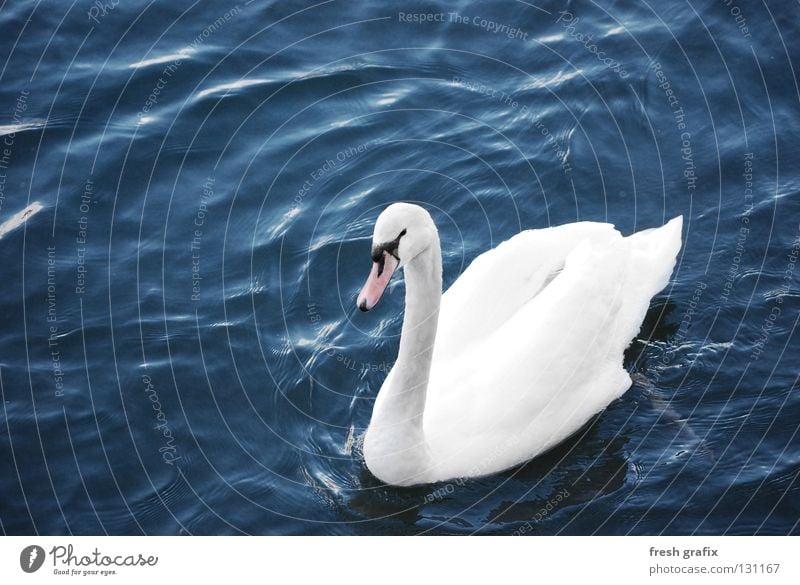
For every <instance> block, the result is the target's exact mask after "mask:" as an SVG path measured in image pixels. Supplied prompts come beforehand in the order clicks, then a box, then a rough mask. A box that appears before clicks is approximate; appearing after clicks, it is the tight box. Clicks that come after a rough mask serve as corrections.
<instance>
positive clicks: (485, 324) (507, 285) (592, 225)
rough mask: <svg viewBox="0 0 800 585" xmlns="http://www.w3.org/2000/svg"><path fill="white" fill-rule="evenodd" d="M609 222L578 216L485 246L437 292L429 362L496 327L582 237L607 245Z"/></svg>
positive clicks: (548, 278) (463, 349) (612, 234)
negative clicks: (439, 300)
mask: <svg viewBox="0 0 800 585" xmlns="http://www.w3.org/2000/svg"><path fill="white" fill-rule="evenodd" d="M619 237H620V234H619V232H617V231H616V230H615V229H614V226H613V225H611V224H608V223H596V222H579V223H573V224H567V225H562V226H558V227H552V228H545V229H537V230H527V231H524V232H521V233H519V234H517V235H515V236H514V237H512V238H510V239H509V240H507V241H505V242H503V243H502V244H500V245H499V246H497V247H496V248H493V249H492V250H489V251H487V252H484V253H483V254H481V255H480V256H478V257H477V258H475V260H473V262H472V263H471V264H470V265H469V267H468V268H467V269H466V270H465V271H464V272H463V274H461V276H460V277H459V278H458V279H457V280H456V281H455V282H454V283H453V285H452V286H451V287H450V288H449V289H448V290H447V291H446V292H445V293H444V295H442V303H441V308H440V312H439V326H438V330H437V333H436V345H435V347H434V358H433V359H434V362H436V361H446V360H449V359H453V358H457V357H458V356H463V355H464V354H465V353H468V351H469V350H470V349H471V348H473V347H474V346H475V345H480V344H481V343H482V342H483V341H484V340H485V339H486V338H487V336H488V335H490V334H492V333H493V332H494V331H497V330H498V329H500V328H501V327H502V326H503V324H504V323H506V322H507V321H508V319H509V318H510V317H511V316H512V315H514V314H515V313H516V312H517V311H518V310H519V309H520V307H522V306H524V305H525V304H526V303H528V302H529V301H530V300H531V299H533V298H534V297H535V296H536V295H537V294H539V293H540V292H541V291H542V289H544V288H545V287H546V286H547V285H548V284H549V283H550V282H552V280H553V279H554V278H555V277H556V276H557V275H558V274H559V272H560V271H561V270H562V269H563V268H564V263H565V262H566V259H567V257H568V256H569V254H570V253H571V252H572V251H573V250H574V249H575V247H576V246H577V245H578V244H580V243H581V242H588V243H589V244H590V245H591V246H593V247H600V246H604V245H606V244H607V243H608V242H609V241H611V240H612V239H614V238H619Z"/></svg>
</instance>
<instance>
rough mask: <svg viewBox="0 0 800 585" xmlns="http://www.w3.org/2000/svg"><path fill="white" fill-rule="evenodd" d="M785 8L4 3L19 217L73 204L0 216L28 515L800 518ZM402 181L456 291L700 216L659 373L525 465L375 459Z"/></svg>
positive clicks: (690, 229) (604, 529) (80, 521)
mask: <svg viewBox="0 0 800 585" xmlns="http://www.w3.org/2000/svg"><path fill="white" fill-rule="evenodd" d="M779 4H783V5H782V6H779V5H775V4H774V3H773V4H771V12H770V11H769V10H768V9H767V8H766V5H759V6H756V5H752V4H749V3H748V4H744V3H742V4H740V5H739V6H735V7H734V6H726V3H725V2H721V1H719V2H714V1H706V2H692V3H690V4H683V3H667V4H665V5H660V4H653V3H648V2H637V3H632V2H611V3H608V4H607V5H598V4H594V3H590V2H572V3H567V4H564V3H556V2H541V3H537V4H536V6H534V5H533V4H531V3H523V2H514V1H511V0H509V1H503V2H497V3H492V4H491V5H487V3H479V2H468V1H461V2H459V3H457V4H453V5H449V4H448V6H447V7H443V5H442V6H440V5H437V4H435V3H431V2H429V3H420V4H405V3H397V4H392V5H389V4H386V3H384V2H377V1H373V2H335V1H332V2H322V3H321V4H318V5H316V6H311V5H308V6H303V5H300V4H297V3H292V2H273V3H269V2H260V1H256V2H252V3H244V2H242V3H240V4H239V5H238V6H234V5H231V6H227V7H226V6H222V5H221V4H215V5H213V6H212V5H211V4H210V3H206V4H204V5H202V6H201V5H200V4H199V3H196V4H190V3H171V4H170V5H169V6H167V5H163V4H162V5H158V6H155V5H150V4H146V3H144V2H119V3H116V4H114V3H106V5H105V7H102V9H101V7H100V6H98V5H97V4H92V3H90V2H86V1H81V2H76V3H74V4H71V5H68V4H64V5H60V4H59V5H47V6H43V5H39V4H37V3H34V2H23V1H20V2H14V3H4V4H3V6H2V9H0V38H2V39H3V43H2V52H1V53H0V61H1V62H2V70H0V77H1V78H2V83H1V84H0V130H1V133H2V140H3V142H4V143H3V146H2V148H3V150H2V151H0V155H1V156H2V159H0V163H2V165H1V166H2V168H0V172H2V174H3V176H2V178H1V179H0V180H2V183H0V186H2V191H0V204H2V207H1V208H0V223H2V222H4V221H6V220H8V219H9V218H11V217H12V216H13V215H14V214H16V213H18V212H20V211H21V210H23V209H24V208H25V207H26V206H27V205H28V204H30V203H33V202H40V203H41V204H42V205H43V206H44V207H43V209H42V210H41V211H39V212H38V213H36V214H35V215H32V216H30V217H29V218H28V219H27V220H26V221H24V222H23V224H22V225H21V226H20V227H18V228H16V229H14V230H11V231H9V232H8V233H6V234H5V235H4V236H3V238H2V241H0V246H1V247H2V248H1V249H2V258H3V262H2V264H0V271H2V274H1V276H2V282H3V283H4V284H3V294H2V296H0V315H2V328H0V379H1V380H2V402H3V409H2V411H1V412H0V452H1V453H2V459H0V461H1V462H2V473H0V490H1V493H2V498H0V529H1V530H2V531H3V532H4V533H7V534H33V533H40V534H70V533H72V534H104V533H108V534H184V533H191V534H212V533H213V534H217V533H224V534H228V533H250V534H296V533H304V534H418V533H425V534H431V533H435V534H472V533H481V534H511V533H515V532H516V533H525V534H595V533H597V534H654V533H669V534H722V533H724V534H753V533H757V534H786V533H798V517H800V498H798V496H799V495H800V484H799V483H798V472H800V453H798V446H800V440H799V439H798V436H797V429H798V422H797V421H798V420H800V398H798V369H797V361H796V356H797V349H798V335H797V333H796V326H797V322H798V315H800V312H798V306H799V300H800V299H799V297H798V290H800V286H798V276H797V275H798V273H800V270H798V269H797V268H796V265H797V262H796V261H797V258H798V254H799V253H800V252H799V251H798V236H800V230H799V229H798V216H799V215H798V213H799V212H800V203H799V202H798V192H799V191H800V179H799V178H798V177H800V174H799V173H800V135H799V134H798V131H797V128H798V126H797V119H798V102H799V100H800V91H798V73H797V71H796V69H795V68H794V64H795V62H796V60H797V56H798V45H797V41H796V39H797V38H798V32H800V31H798V28H799V27H798V22H797V19H796V17H795V14H796V10H797V6H796V5H795V4H793V3H789V2H784V3H779ZM101 6H102V5H101ZM734 8H735V10H734ZM401 12H402V13H404V14H403V16H401V15H400V13H401ZM450 12H455V13H457V16H458V18H456V17H454V16H452V15H450V14H449V13H450ZM419 13H431V14H442V16H441V17H438V16H434V17H433V18H434V20H430V21H425V22H414V21H413V19H411V17H406V16H405V15H406V14H419ZM407 19H411V20H412V21H410V22H407V21H406V20H407ZM437 19H438V20H437ZM743 22H744V23H745V24H744V25H743V24H742V23H743ZM503 25H506V28H502V27H503ZM512 29H518V30H512ZM590 35H591V39H590V38H589V36H590ZM601 53H602V56H601ZM401 199H402V200H409V201H416V202H419V203H420V204H422V205H424V206H426V208H428V209H429V210H430V211H431V213H432V214H433V216H434V218H435V220H436V221H437V223H438V225H439V227H440V232H441V236H442V243H443V255H444V273H445V284H446V285H449V284H450V283H452V282H453V281H454V280H455V279H456V278H457V276H458V275H459V274H460V272H461V271H463V270H464V268H465V267H466V266H467V265H468V263H469V262H470V261H471V260H472V259H473V258H475V257H476V256H477V255H478V254H480V253H481V252H483V251H485V250H487V249H489V248H490V247H492V246H493V245H496V244H497V243H499V242H501V241H503V240H504V239H506V238H508V237H510V236H512V235H513V234H515V233H517V232H518V231H519V230H520V229H525V228H530V227H545V226H547V225H556V224H560V223H565V222H573V221H576V220H604V221H611V222H613V223H615V224H616V225H617V226H618V228H619V229H620V230H621V231H622V232H623V233H626V234H627V233H630V232H632V231H634V230H639V229H644V228H648V227H654V226H658V225H661V224H662V223H664V221H665V220H666V219H668V218H671V217H673V216H675V215H678V214H683V215H684V218H685V244H684V248H683V251H682V253H681V256H680V259H679V260H680V261H679V266H678V267H677V269H676V272H675V275H674V279H673V281H672V283H671V285H670V286H669V287H668V288H667V289H666V290H665V291H664V292H662V293H661V294H659V295H658V296H657V297H656V298H655V299H654V301H653V305H652V310H651V311H650V313H649V315H648V318H647V320H646V322H645V326H644V328H643V330H642V333H641V335H640V337H639V338H638V339H637V340H636V341H635V342H634V344H633V345H632V347H631V349H630V350H629V351H628V354H627V358H626V362H627V364H626V365H627V367H628V369H629V370H630V371H631V372H632V373H633V377H634V379H635V384H634V386H633V387H632V388H631V389H630V390H629V391H628V392H627V393H626V394H625V395H624V396H623V397H622V398H621V399H620V400H617V401H615V402H614V403H613V404H611V405H610V406H609V408H608V409H607V410H606V411H604V412H603V413H601V414H600V415H599V416H597V417H596V418H595V419H594V420H593V421H591V423H590V424H588V425H587V426H586V427H584V428H583V429H582V430H581V431H580V432H579V433H578V434H577V435H575V436H574V437H573V438H572V439H570V440H568V441H567V442H566V443H564V444H562V445H561V446H559V447H558V448H557V449H555V450H553V451H552V452H550V453H548V454H547V455H545V456H543V457H540V458H539V459H537V460H535V461H533V462H531V463H529V464H527V465H525V466H522V467H520V468H517V469H513V470H510V471H508V472H506V473H502V474H498V475H494V476H491V477H485V478H480V479H475V480H469V481H458V482H451V483H447V484H439V485H434V486H422V487H417V488H407V489H397V488H392V487H387V486H385V485H382V484H381V483H380V482H378V481H377V480H376V479H374V478H373V477H372V476H371V475H370V474H369V472H368V471H367V470H366V468H365V466H364V464H363V461H362V457H361V453H360V447H359V438H360V436H361V434H362V433H363V429H364V427H365V425H366V424H367V422H368V420H369V416H370V412H371V409H372V404H373V400H374V397H375V393H376V391H377V390H378V388H379V387H380V384H381V382H382V380H383V378H384V377H385V375H386V371H387V369H388V368H390V367H391V364H392V362H393V360H394V359H395V356H396V352H397V346H398V334H399V331H400V326H401V322H402V321H401V320H402V289H403V284H402V278H400V279H398V280H397V282H395V283H394V284H393V285H392V287H391V290H390V292H389V293H388V296H387V298H386V299H385V300H384V301H383V302H382V303H381V306H380V307H379V310H376V311H373V312H371V313H369V314H361V313H359V312H357V311H356V310H355V303H354V298H355V293H356V291H357V290H358V288H359V287H360V285H361V284H362V282H363V279H364V278H365V277H366V273H367V271H368V268H369V263H370V261H369V241H370V233H371V227H372V223H373V221H374V219H375V217H376V216H377V214H378V213H379V212H380V210H381V209H382V208H383V207H385V205H386V204H388V203H389V202H391V201H395V200H401Z"/></svg>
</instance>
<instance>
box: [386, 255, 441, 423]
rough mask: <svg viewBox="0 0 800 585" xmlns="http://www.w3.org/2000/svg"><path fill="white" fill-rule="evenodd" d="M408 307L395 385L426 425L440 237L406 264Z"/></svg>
mask: <svg viewBox="0 0 800 585" xmlns="http://www.w3.org/2000/svg"><path fill="white" fill-rule="evenodd" d="M404 270H405V280H406V309H405V316H404V317H403V330H402V332H401V334H400V351H399V353H398V355H397V363H396V364H395V366H394V369H396V370H397V374H396V378H395V380H394V384H393V387H394V389H396V390H397V391H399V392H402V393H403V395H404V396H403V402H405V408H403V410H404V411H406V413H407V414H408V415H410V416H413V417H418V419H419V420H418V422H419V424H420V426H421V425H422V413H423V411H424V409H425V394H426V391H427V389H428V377H429V375H430V371H431V362H432V360H433V344H434V341H436V327H437V325H438V324H439V304H440V303H441V298H442V252H441V249H440V247H439V241H438V239H437V240H436V241H435V242H434V244H432V245H431V246H430V247H428V249H427V250H425V251H424V252H422V253H421V254H420V255H419V256H417V257H416V258H414V260H412V261H411V262H409V264H408V265H407V266H406V267H405V269H404Z"/></svg>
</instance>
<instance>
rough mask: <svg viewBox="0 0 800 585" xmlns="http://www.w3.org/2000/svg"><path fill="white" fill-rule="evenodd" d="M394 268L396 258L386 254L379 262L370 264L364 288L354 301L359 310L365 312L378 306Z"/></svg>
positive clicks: (395, 266)
mask: <svg viewBox="0 0 800 585" xmlns="http://www.w3.org/2000/svg"><path fill="white" fill-rule="evenodd" d="M396 268H397V258H395V257H394V256H392V255H391V254H388V253H386V252H384V253H383V256H382V257H381V259H380V260H379V261H377V262H373V263H372V270H371V271H370V273H369V276H368V277H367V282H365V283H364V288H362V289H361V292H360V293H359V295H358V300H357V301H356V304H357V305H358V308H359V309H361V310H362V311H364V312H366V311H369V310H370V309H371V308H372V307H374V306H375V305H377V304H378V301H379V300H380V299H381V295H382V294H383V291H384V290H386V285H388V284H389V280H391V278H392V274H394V271H395V269H396Z"/></svg>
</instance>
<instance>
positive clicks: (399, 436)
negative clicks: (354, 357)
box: [364, 237, 442, 485]
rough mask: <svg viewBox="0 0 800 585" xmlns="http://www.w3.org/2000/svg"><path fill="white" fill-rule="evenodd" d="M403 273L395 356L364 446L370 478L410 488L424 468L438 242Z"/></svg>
mask: <svg viewBox="0 0 800 585" xmlns="http://www.w3.org/2000/svg"><path fill="white" fill-rule="evenodd" d="M404 270H405V284H406V308H405V317H404V318H403V329H402V332H401V335H400V351H399V353H398V356H397V361H396V362H395V364H394V367H393V368H392V371H391V372H390V374H389V377H388V378H387V379H386V381H385V382H384V384H383V387H382V388H381V390H380V392H379V393H378V397H377V399H376V401H375V407H374V408H373V411H372V420H371V422H370V426H369V429H368V430H367V435H366V437H365V442H364V454H365V456H366V458H367V463H368V465H369V467H370V469H371V470H372V472H373V473H374V474H375V475H377V476H378V477H379V478H380V479H382V480H384V481H387V482H389V483H393V484H397V485H410V484H413V483H416V481H415V480H414V478H415V477H416V474H418V473H419V472H420V471H421V470H423V469H425V468H426V467H427V459H428V451H427V445H426V443H425V435H424V433H423V430H422V418H423V414H424V412H425V395H426V392H427V389H428V377H429V376H430V371H431V362H432V359H433V344H434V341H435V340H436V327H437V325H438V323H439V305H440V303H441V297H442V252H441V249H440V246H439V239H438V237H437V238H436V239H435V241H434V242H433V243H432V245H431V246H430V247H429V248H428V249H427V250H426V251H424V252H422V253H421V254H419V255H418V256H417V257H416V258H414V259H413V260H412V261H411V262H409V263H408V264H407V265H406V267H405V268H404Z"/></svg>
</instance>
